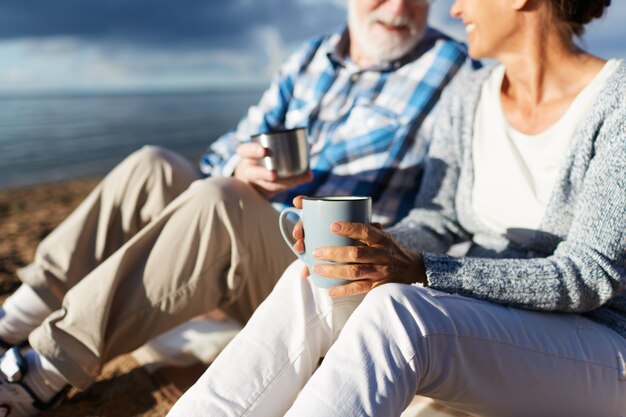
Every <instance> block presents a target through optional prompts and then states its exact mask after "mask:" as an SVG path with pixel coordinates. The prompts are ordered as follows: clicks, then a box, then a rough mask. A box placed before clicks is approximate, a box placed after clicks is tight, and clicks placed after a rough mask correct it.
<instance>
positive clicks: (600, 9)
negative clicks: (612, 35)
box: [549, 0, 611, 36]
mask: <svg viewBox="0 0 626 417" xmlns="http://www.w3.org/2000/svg"><path fill="white" fill-rule="evenodd" d="M549 1H550V3H551V4H552V8H553V10H554V11H555V13H556V16H557V17H558V18H559V19H560V20H561V21H562V22H563V23H565V24H567V25H568V26H569V28H570V29H571V31H572V33H574V34H575V35H577V36H580V35H582V34H583V32H584V26H585V25H586V24H587V23H589V22H591V21H592V20H593V19H596V18H598V17H601V16H602V15H603V14H604V9H606V8H607V7H609V5H610V4H611V0H549Z"/></svg>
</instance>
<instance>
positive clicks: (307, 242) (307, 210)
mask: <svg viewBox="0 0 626 417" xmlns="http://www.w3.org/2000/svg"><path fill="white" fill-rule="evenodd" d="M290 213H293V214H295V215H296V216H298V217H299V218H300V219H301V220H302V223H303V227H304V246H305V252H304V253H296V251H295V250H294V249H293V244H294V242H293V239H292V238H291V237H290V234H289V233H288V230H289V228H288V227H287V216H288V214H290ZM371 218H372V199H371V198H370V197H353V196H337V197H304V199H303V201H302V209H297V208H292V207H290V208H286V209H285V210H283V212H282V213H280V218H279V226H280V232H281V233H282V235H283V238H284V239H285V241H286V242H287V244H288V245H289V247H290V248H291V250H292V251H293V253H295V254H296V256H298V258H300V259H301V260H302V261H303V262H304V263H305V264H306V265H307V266H308V267H309V271H312V269H313V265H316V264H320V263H327V264H329V263H334V262H326V261H321V260H319V259H317V258H315V257H314V256H313V250H314V249H315V248H318V247H320V246H361V245H363V244H362V243H361V242H358V241H356V240H354V239H350V238H347V237H344V236H338V235H336V234H335V233H333V232H332V231H331V230H330V225H331V224H332V223H333V222H337V221H339V222H355V223H370V222H371ZM311 277H312V279H313V282H314V283H315V285H317V286H318V287H321V288H330V287H336V286H337V285H343V284H346V283H348V282H349V281H347V280H342V279H335V278H327V277H322V276H319V275H316V274H314V273H313V272H311Z"/></svg>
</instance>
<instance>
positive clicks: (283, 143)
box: [252, 128, 309, 178]
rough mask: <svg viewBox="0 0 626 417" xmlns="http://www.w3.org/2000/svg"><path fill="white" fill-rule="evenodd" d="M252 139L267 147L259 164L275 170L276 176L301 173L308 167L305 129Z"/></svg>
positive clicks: (291, 175) (282, 131)
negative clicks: (265, 153)
mask: <svg viewBox="0 0 626 417" xmlns="http://www.w3.org/2000/svg"><path fill="white" fill-rule="evenodd" d="M252 141H253V142H255V143H258V144H260V145H261V146H263V147H264V148H265V149H267V151H268V152H267V156H265V157H263V158H261V159H260V160H259V165H261V166H264V167H265V168H267V169H272V170H276V174H277V175H278V178H290V177H297V176H298V175H302V174H304V173H305V172H307V170H308V169H309V144H308V142H307V138H306V129H305V128H297V129H290V130H281V131H275V132H269V133H260V134H258V135H253V136H252Z"/></svg>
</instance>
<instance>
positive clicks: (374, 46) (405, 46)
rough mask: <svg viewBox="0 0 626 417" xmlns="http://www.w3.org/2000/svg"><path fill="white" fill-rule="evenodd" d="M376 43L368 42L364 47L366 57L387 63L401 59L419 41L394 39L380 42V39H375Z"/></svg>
mask: <svg viewBox="0 0 626 417" xmlns="http://www.w3.org/2000/svg"><path fill="white" fill-rule="evenodd" d="M375 39H376V40H377V42H370V43H367V44H365V45H364V49H365V53H366V54H367V56H368V57H369V58H370V59H372V60H374V61H376V62H389V61H393V60H395V59H398V58H401V57H403V56H404V55H406V54H407V53H409V51H411V49H413V47H414V46H415V45H416V44H417V42H418V41H419V39H416V38H406V37H403V38H402V39H398V38H394V39H388V40H383V41H381V38H380V37H377V38H375Z"/></svg>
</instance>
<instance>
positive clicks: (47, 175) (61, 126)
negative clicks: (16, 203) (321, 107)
mask: <svg viewBox="0 0 626 417" xmlns="http://www.w3.org/2000/svg"><path fill="white" fill-rule="evenodd" d="M261 93H262V90H261V89H250V90H239V89H238V90H210V91H200V92H188V91H183V92H176V91H173V92H170V91H166V92H163V91H158V92H110V93H100V92H78V93H76V92H65V93H47V94H11V93H2V94H0V189H6V188H13V187H18V186H25V185H35V184H41V183H48V182H56V181H64V180H70V179H76V178H82V177H93V176H101V175H104V174H106V173H107V172H108V171H110V170H111V169H112V168H113V167H114V166H115V165H116V164H118V163H119V162H120V161H122V160H123V159H124V158H125V157H126V156H127V155H128V154H130V153H131V152H133V151H135V150H137V149H140V148H141V147H142V146H144V145H157V146H162V147H165V148H168V149H171V150H173V151H176V152H178V153H180V154H182V155H184V156H186V157H188V158H189V159H191V160H193V161H197V160H198V158H199V156H200V155H201V154H202V152H203V151H204V150H205V149H206V147H207V146H209V145H210V144H211V143H212V142H213V141H214V140H215V139H217V138H218V137H220V136H221V135H222V134H224V133H225V132H227V131H229V130H232V129H234V128H235V127H236V124H237V122H238V121H239V119H241V117H243V116H244V115H245V114H246V111H247V109H248V107H249V106H250V105H252V104H254V103H256V102H257V101H258V100H259V98H260V96H261Z"/></svg>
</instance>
